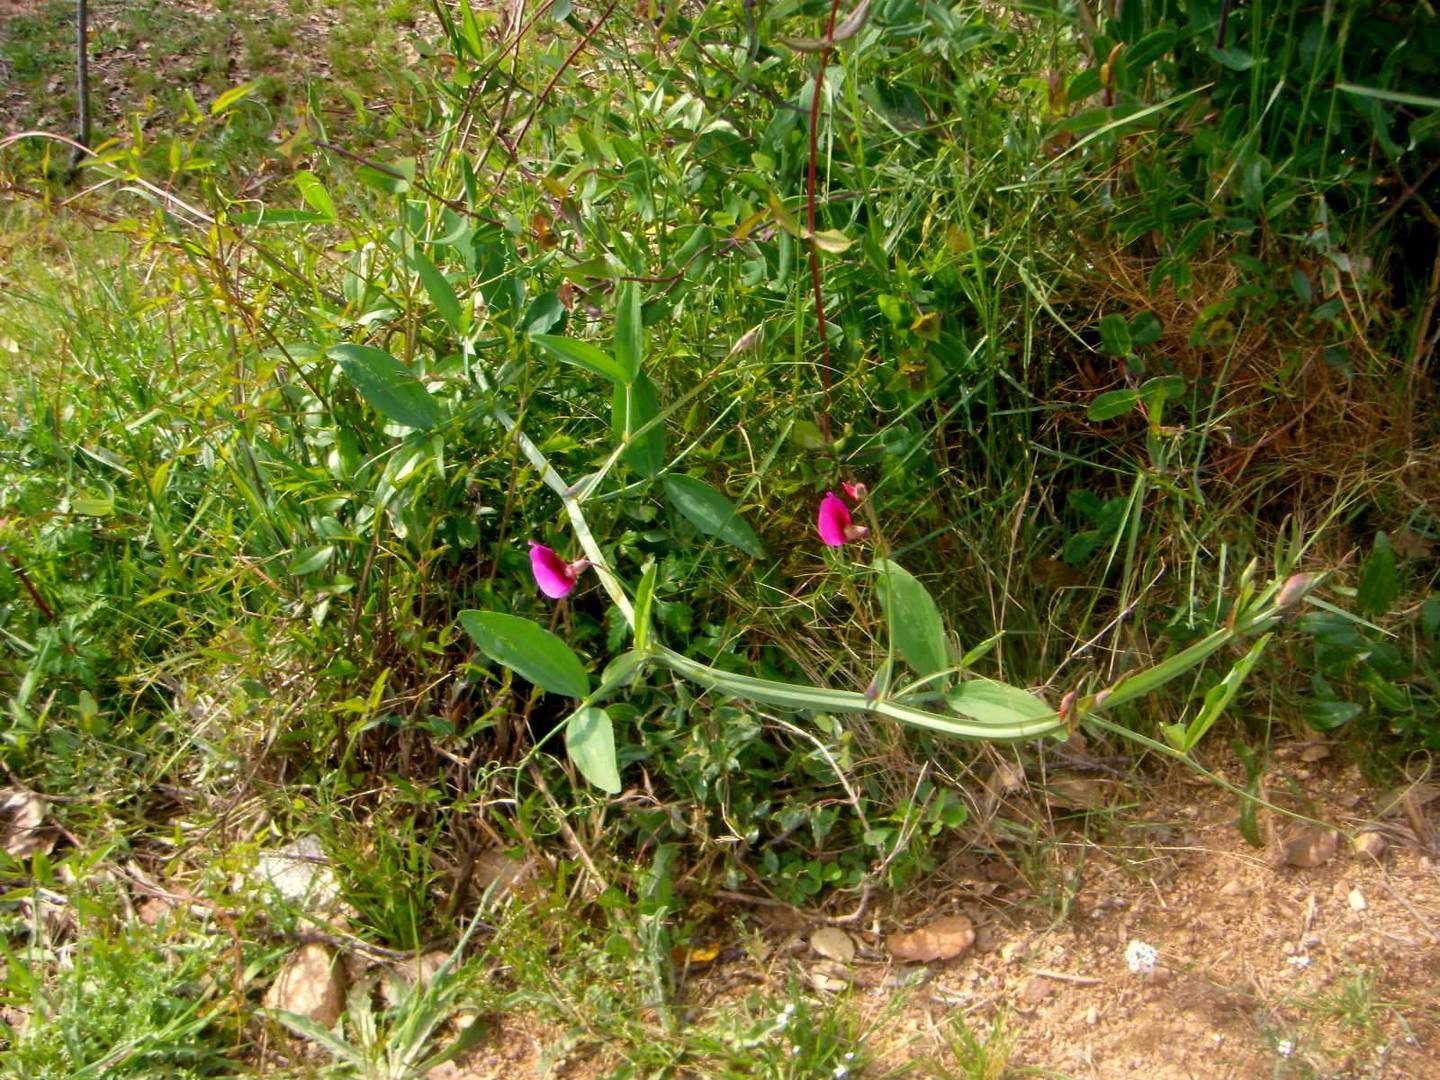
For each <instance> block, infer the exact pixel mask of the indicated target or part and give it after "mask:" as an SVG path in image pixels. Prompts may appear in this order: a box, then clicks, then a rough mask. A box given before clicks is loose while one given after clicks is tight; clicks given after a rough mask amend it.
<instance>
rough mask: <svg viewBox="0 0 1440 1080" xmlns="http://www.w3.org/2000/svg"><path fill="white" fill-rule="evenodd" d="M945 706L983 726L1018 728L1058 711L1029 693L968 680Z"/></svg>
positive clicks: (1005, 685) (986, 681) (989, 681)
mask: <svg viewBox="0 0 1440 1080" xmlns="http://www.w3.org/2000/svg"><path fill="white" fill-rule="evenodd" d="M945 703H946V704H947V705H949V706H950V708H951V709H952V710H954V711H955V712H957V713H959V714H960V715H961V716H968V717H970V719H972V720H978V721H980V722H981V723H982V724H1015V723H1019V722H1021V721H1024V720H1041V719H1044V718H1046V717H1050V716H1054V715H1055V710H1054V709H1052V708H1050V706H1049V705H1047V704H1045V702H1043V701H1041V700H1040V699H1039V698H1037V697H1036V696H1035V695H1034V694H1032V693H1030V692H1029V691H1026V690H1021V689H1020V688H1019V687H1018V686H1011V685H1010V684H1009V683H1002V682H996V681H995V680H994V679H966V680H965V681H964V682H962V683H961V684H960V685H959V686H957V687H955V689H953V690H951V691H950V692H949V693H947V694H946V695H945Z"/></svg>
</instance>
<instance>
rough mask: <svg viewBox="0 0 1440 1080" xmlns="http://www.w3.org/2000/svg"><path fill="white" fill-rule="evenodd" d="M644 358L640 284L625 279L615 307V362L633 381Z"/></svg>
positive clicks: (626, 378) (628, 379)
mask: <svg viewBox="0 0 1440 1080" xmlns="http://www.w3.org/2000/svg"><path fill="white" fill-rule="evenodd" d="M644 360H645V323H644V320H643V318H642V316H641V308H640V286H639V285H638V284H636V283H635V282H633V281H627V282H626V283H625V285H624V287H623V288H622V289H621V290H620V299H619V302H618V304H617V305H616V309H615V362H616V363H617V364H619V365H620V370H621V371H623V372H624V373H625V381H626V382H633V381H634V380H635V378H636V377H637V376H638V375H639V374H640V365H641V364H642V363H643V362H644Z"/></svg>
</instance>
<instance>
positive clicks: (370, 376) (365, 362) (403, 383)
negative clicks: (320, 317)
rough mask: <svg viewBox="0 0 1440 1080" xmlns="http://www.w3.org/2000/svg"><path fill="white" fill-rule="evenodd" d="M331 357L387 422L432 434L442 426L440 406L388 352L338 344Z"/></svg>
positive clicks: (363, 346)
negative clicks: (440, 424) (437, 425)
mask: <svg viewBox="0 0 1440 1080" xmlns="http://www.w3.org/2000/svg"><path fill="white" fill-rule="evenodd" d="M328 355H329V356H330V357H331V358H332V359H334V360H337V361H339V363H340V367H341V368H342V369H343V370H344V372H345V375H346V377H347V378H349V380H350V383H351V385H353V386H354V387H355V389H356V390H357V391H358V392H359V394H360V396H361V397H363V398H364V399H365V400H366V401H367V402H369V404H370V406H371V407H372V408H374V410H375V411H376V412H378V413H379V414H380V415H381V416H383V417H385V419H387V420H393V421H395V423H397V424H404V425H406V426H407V427H412V428H419V429H420V430H421V431H429V430H430V429H431V428H433V427H434V426H435V425H436V424H438V423H440V421H441V419H442V418H443V414H442V412H441V410H440V404H439V402H437V401H436V400H435V399H434V398H433V397H431V396H430V391H428V390H426V389H425V386H424V384H423V383H421V382H420V380H419V379H417V378H416V377H415V373H414V372H412V371H411V370H410V369H409V368H407V367H406V366H405V365H404V364H402V363H400V361H399V360H396V359H395V357H393V356H391V355H390V354H389V353H388V352H386V351H385V350H384V349H376V348H372V347H371V346H369V345H335V346H333V347H332V348H331V349H330V350H329V352H328Z"/></svg>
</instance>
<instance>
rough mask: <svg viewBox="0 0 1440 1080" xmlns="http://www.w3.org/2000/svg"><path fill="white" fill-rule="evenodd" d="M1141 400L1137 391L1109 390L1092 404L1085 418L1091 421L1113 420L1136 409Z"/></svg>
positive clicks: (1086, 411)
mask: <svg viewBox="0 0 1440 1080" xmlns="http://www.w3.org/2000/svg"><path fill="white" fill-rule="evenodd" d="M1139 400H1140V393H1139V391H1137V390H1107V391H1105V393H1103V394H1101V395H1100V396H1099V397H1097V398H1096V399H1095V400H1094V401H1092V402H1091V403H1090V408H1088V409H1086V410H1085V416H1086V417H1087V418H1088V419H1090V420H1113V419H1115V417H1117V416H1124V415H1125V414H1126V413H1127V412H1129V411H1130V410H1132V409H1133V408H1135V405H1136V404H1137V403H1138V402H1139Z"/></svg>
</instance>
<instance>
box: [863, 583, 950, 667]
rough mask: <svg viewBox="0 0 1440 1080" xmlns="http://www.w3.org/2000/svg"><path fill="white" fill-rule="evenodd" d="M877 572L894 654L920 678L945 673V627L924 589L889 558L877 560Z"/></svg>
mask: <svg viewBox="0 0 1440 1080" xmlns="http://www.w3.org/2000/svg"><path fill="white" fill-rule="evenodd" d="M875 569H876V570H877V571H879V573H880V585H879V588H880V606H881V608H883V609H884V611H885V620H886V622H887V623H889V625H890V643H891V645H892V646H893V647H894V649H895V651H896V652H898V653H899V654H900V656H901V657H902V658H903V659H904V660H905V662H906V663H907V664H909V665H910V668H911V670H912V671H914V672H915V674H917V675H919V676H920V677H921V678H924V677H925V676H927V675H933V674H935V673H936V672H937V671H944V670H945V669H946V668H947V667H949V666H950V655H949V651H948V650H947V649H946V647H945V624H944V623H942V622H941V621H940V609H939V608H937V607H936V606H935V601H934V600H933V599H932V598H931V596H930V594H929V592H927V591H926V589H925V586H924V585H922V584H920V582H919V581H918V580H917V579H916V578H915V577H914V576H912V575H911V574H910V572H909V571H908V570H906V569H905V568H904V567H903V566H901V565H900V564H899V563H897V562H892V561H891V560H890V559H885V558H880V559H876V560H875Z"/></svg>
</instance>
